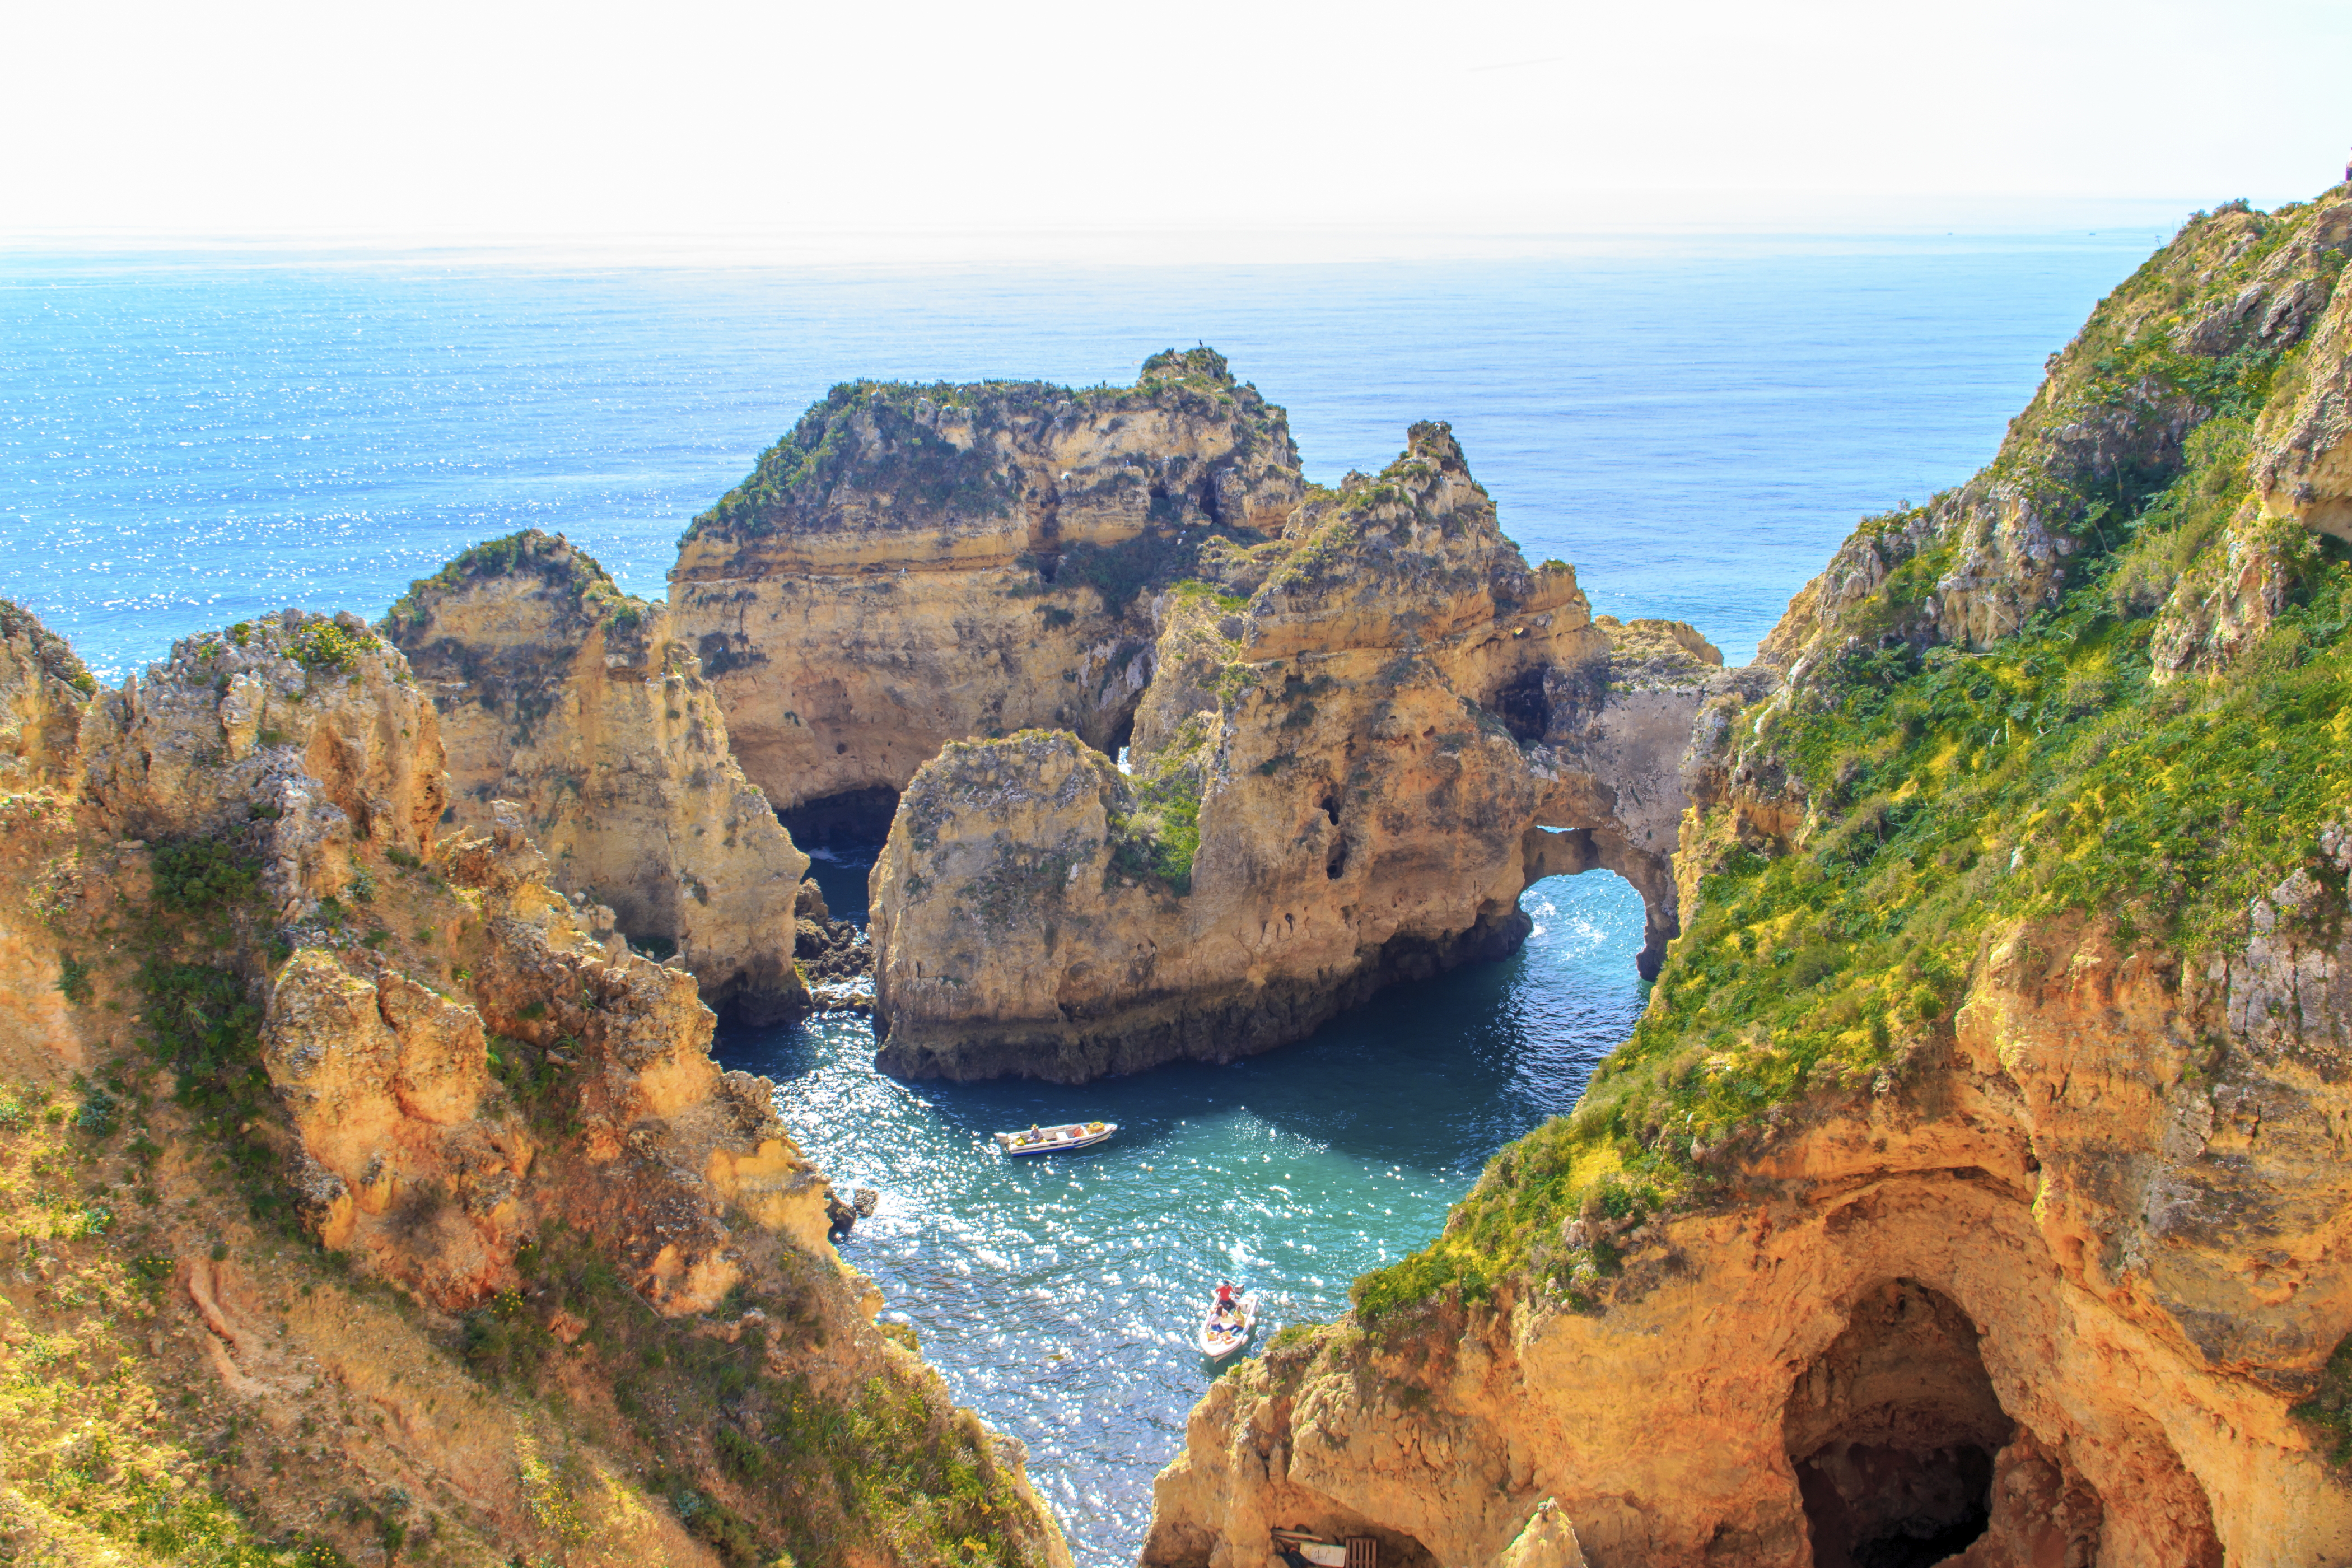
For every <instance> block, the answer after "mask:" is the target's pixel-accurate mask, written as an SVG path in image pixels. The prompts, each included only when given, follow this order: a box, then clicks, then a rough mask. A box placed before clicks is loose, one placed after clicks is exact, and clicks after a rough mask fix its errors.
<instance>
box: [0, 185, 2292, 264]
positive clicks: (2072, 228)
mask: <svg viewBox="0 0 2352 1568" xmlns="http://www.w3.org/2000/svg"><path fill="white" fill-rule="evenodd" d="M1738 197H1739V199H1738V200H1730V199H1723V200H1708V199H1706V195H1705V194H1700V195H1693V194H1691V193H1668V194H1661V195H1654V196H1650V195H1641V196H1638V199H1636V198H1635V197H1628V196H1627V195H1625V194H1623V193H1614V194H1612V199H1611V200H1609V201H1606V202H1603V201H1601V200H1600V199H1598V198H1596V200H1595V201H1594V202H1593V203H1592V204H1591V205H1589V206H1588V207H1587V208H1586V209H1585V210H1584V212H1583V214H1582V219H1583V221H1580V222H1569V221H1563V215H1562V214H1561V213H1559V210H1558V209H1557V207H1555V208H1554V210H1553V211H1551V212H1549V213H1547V214H1545V215H1544V216H1543V218H1542V219H1540V220H1538V221H1535V222H1530V223H1526V224H1519V225H1510V224H1504V223H1498V222H1491V221H1490V222H1486V223H1479V222H1477V221H1475V220H1473V221H1469V222H1465V223H1459V224H1454V225H1450V226H1435V225H1399V224H1393V223H1351V222H1343V221H1339V220H1329V221H1322V222H1297V223H1290V224H1285V225H1270V224H1250V223H1234V224H1228V225H1221V226H1206V225H1194V226H1168V225H1161V226H1151V227H1141V226H1138V227H1124V228H1113V227H1106V226H1071V227H1065V228H1052V227H1043V226H1034V225H1032V226H991V227H981V226H929V227H926V226H913V225H899V226H887V227H886V226H870V227H864V228H837V229H812V228H799V229H786V228H781V227H774V228H761V227H754V226H733V227H724V228H710V229H702V230H692V229H667V230H657V229H642V230H604V231H599V230H552V229H548V230H508V231H498V230H480V229H477V230H462V229H449V230H437V231H436V230H428V229H424V228H419V227H384V228H380V229H366V230H360V229H334V228H318V229H300V228H278V229H245V230H239V229H233V228H231V229H222V230H217V231H209V232H207V231H197V230H188V229H166V228H142V227H139V226H130V225H125V226H115V227H107V228H94V227H88V226H79V227H56V228H37V227H19V228H9V227H7V226H0V259H5V258H25V259H38V258H67V257H109V258H116V257H119V258H161V257H163V256H167V255H171V256H194V257H207V258H235V257H247V258H257V259H258V258H296V257H299V258H312V259H329V260H331V259H335V258H346V259H352V260H361V259H394V260H398V259H413V260H435V259H445V260H446V259H470V260H478V261H495V260H499V259H508V260H513V261H520V262H528V261H530V260H533V259H548V258H582V259H602V260H604V261H606V262H608V263H613V262H629V261H634V262H641V263H646V264H661V263H663V262H668V263H671V264H689V265H692V264H699V265H711V264H714V263H719V264H728V263H732V264H737V265H759V264H788V265H790V264H797V265H817V266H869V265H871V266H924V267H929V266H955V265H1004V264H1038V263H1045V264H1050V263H1055V262H1062V263H1073V262H1075V263H1085V264H1094V265H1104V264H1108V265H1135V266H1150V265H1198V264H1215V263H1232V264H1244V265H1246V264H1260V263H1284V262H1318V261H1319V262H1338V261H1383V260H1396V261H1429V260H1475V259H1538V258H1544V257H1547V256H1556V255H1569V254H1583V253H1591V252H1594V251H1602V252H1606V251H1610V250H1630V249H1638V248H1640V247H1643V246H1655V245H1659V244H1673V245H1675V246H1686V245H1691V244H1699V243H1707V242H1719V243H1739V242H1750V243H1772V244H1783V245H1785V244H1804V243H1807V242H1817V243H1841V242H1843V243H1853V242H1864V241H1883V242H1902V241H1916V240H1923V239H1940V238H1951V239H1961V240H1974V241H1984V242H1999V241H2000V240H2003V239H2011V238H2018V239H2022V238H2033V239H2042V240H2046V239H2049V238H2052V237H2057V236H2060V235H2065V234H2081V235H2083V236H2084V237H2098V236H2100V235H2102V234H2104V233H2107V232H2112V231H2126V232H2129V233H2131V234H2134V235H2142V234H2147V233H2149V232H2168V231H2169V230H2170V229H2172V228H2175V227H2177V226H2179V224H2180V223H2181V222H2183V221H2185V220H2186V219H2187V218H2188V217H2189V215H2190V214H2191V213H2193V212H2196V211H2199V210H2210V208H2211V207H2212V206H2214V205H2221V204H2220V203H2218V202H2216V201H2213V200H2210V199H2208V200H2206V201H2204V202H2202V203H2200V202H2198V201H2196V200H2193V199H2191V198H2189V197H2180V196H2174V197H2155V196H2147V197H2140V196H2098V197H2051V196H2044V195H2011V196H1991V195H1932V196H1930V195H1917V194H1906V195H1884V196H1874V195H1853V196H1838V197H1833V198H1832V197H1823V196H1820V195H1811V196H1804V197H1794V196H1792V197H1790V198H1788V199H1786V200H1768V199H1762V198H1760V197H1759V195H1757V194H1755V193H1739V194H1738ZM2284 199H2287V200H2293V199H2308V198H2284ZM1548 205H1549V204H1548ZM2263 205H2279V204H2278V203H2276V202H2272V203H2268V204H2263ZM1668 209H1671V210H1668Z"/></svg>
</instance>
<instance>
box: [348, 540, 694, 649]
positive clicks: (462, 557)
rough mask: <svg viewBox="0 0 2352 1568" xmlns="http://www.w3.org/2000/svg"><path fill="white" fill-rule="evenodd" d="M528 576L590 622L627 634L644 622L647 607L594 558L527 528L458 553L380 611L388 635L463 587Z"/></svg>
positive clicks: (415, 622) (417, 621)
mask: <svg viewBox="0 0 2352 1568" xmlns="http://www.w3.org/2000/svg"><path fill="white" fill-rule="evenodd" d="M523 573H528V574H530V575H532V576H535V577H538V578H540V579H541V580H542V581H544V582H545V583H547V584H548V585H549V586H551V587H553V588H555V589H558V590H559V591H561V592H563V593H566V594H569V595H571V598H572V609H573V611H574V612H575V613H577V614H579V615H582V616H587V617H588V618H590V619H597V618H603V619H605V620H606V621H607V622H608V624H610V625H611V626H614V628H615V629H618V630H624V631H625V630H628V629H630V628H632V627H634V626H637V625H638V624H639V623H640V622H642V621H643V620H644V619H645V616H646V611H647V610H648V609H650V608H651V607H652V606H650V605H647V604H646V601H645V600H643V599H640V598H636V597H635V596H633V595H628V594H625V593H623V592H621V588H620V584H617V583H615V582H614V581H613V574H611V573H610V572H607V571H605V570H604V566H603V564H602V563H599V562H598V561H597V560H596V558H595V557H594V556H593V555H591V554H589V553H588V552H586V551H584V550H582V549H581V548H580V547H579V546H577V545H575V544H572V542H570V541H568V540H563V539H559V538H557V537H555V536H554V535H552V534H549V533H542V532H541V531H539V530H538V529H536V528H526V529H524V530H522V531H520V532H519V533H509V534H506V535H503V536H502V537H500V538H498V539H486V540H484V541H483V542H481V543H479V544H475V545H469V546H467V548H466V549H465V550H463V551H460V552H458V554H457V557H456V559H454V560H452V561H451V562H449V563H448V564H446V565H445V566H443V567H442V568H441V570H440V571H438V572H436V573H435V574H433V575H432V576H430V577H420V578H418V579H417V580H416V581H415V582H414V583H411V584H409V585H408V592H407V593H405V594H403V595H401V596H400V597H399V598H397V599H395V600H394V601H393V605H392V608H391V609H389V610H387V611H386V612H384V618H383V627H384V629H385V630H386V631H387V632H388V633H391V632H397V631H399V630H400V629H402V628H403V627H404V626H405V627H422V626H424V625H425V623H426V622H427V621H428V620H429V619H430V618H431V616H432V606H433V604H434V603H435V602H436V601H437V600H439V599H441V598H443V597H445V596H446V595H449V594H452V593H455V592H457V590H458V589H460V588H463V587H465V586H466V585H467V584H469V583H480V582H485V581H488V579H490V578H493V577H505V576H510V575H514V574H523Z"/></svg>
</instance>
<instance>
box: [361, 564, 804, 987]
mask: <svg viewBox="0 0 2352 1568" xmlns="http://www.w3.org/2000/svg"><path fill="white" fill-rule="evenodd" d="M383 632H384V635H385V636H386V637H388V638H390V639H391V641H392V642H393V643H394V644H395V645H396V646H398V647H400V648H401V649H403V650H404V652H405V653H406V655H407V657H408V659H409V663H410V666H411V668H413V669H414V670H415V672H416V678H417V679H418V681H419V682H420V683H421V685H422V687H423V689H425V691H427V692H428V693H430V695H431V697H432V700H433V703H434V706H435V708H436V710H437V712H438V715H439V718H440V729H441V735H442V739H443V744H444V746H445V748H446V752H447V755H448V769H449V779H450V794H451V805H452V806H453V808H454V810H455V814H456V820H457V822H459V823H461V824H463V825H465V826H471V827H476V828H478V829H484V830H487V829H488V828H489V827H490V826H491V825H492V823H493V821H494V820H495V807H494V805H493V803H494V802H496V801H499V800H510V801H513V802H516V803H518V804H519V805H521V806H522V807H523V809H524V812H525V816H526V820H527V823H528V826H529V832H530V837H531V839H532V841H533V842H534V843H535V844H537V845H538V846H539V847H540V848H541V850H542V851H543V852H544V853H545V854H546V855H547V857H548V861H549V870H550V875H549V880H551V882H553V883H554V885H556V886H557V887H559V888H562V889H564V890H565V891H566V892H573V893H580V894H583V895H584V896H586V897H589V898H591V899H593V900H596V901H598V902H601V903H603V904H605V905H607V906H609V907H610V908H611V909H612V910H614V915H615V917H616V918H617V920H618V921H619V922H620V926H621V929H622V930H623V931H625V932H627V933H628V934H629V937H630V938H631V940H632V942H635V944H636V945H637V946H638V947H639V948H640V949H646V950H649V951H651V952H653V953H655V954H656V956H659V957H662V958H672V957H674V958H675V960H676V962H677V964H678V966H679V967H681V968H684V969H686V970H688V971H689V972H690V973H693V975H694V976H695V978H696V979H697V980H698V982H699V983H700V984H701V988H702V997H703V1000H704V1001H706V1002H707V1003H709V1005H711V1006H713V1007H727V1006H730V1005H731V1006H734V1007H736V1008H737V1009H739V1010H740V1011H741V1012H743V1013H744V1014H746V1015H747V1016H750V1017H751V1018H753V1019H754V1020H756V1021H767V1020H771V1019H775V1018H782V1017H788V1016H793V1014H795V1013H798V1012H800V1011H803V1010H805V1009H806V1007H807V1005H808V1000H809V999H808V991H807V987H806V985H805V984H803V982H802V980H801V977H800V975H799V974H798V973H797V972H796V971H795V970H794V968H793V929H794V928H793V920H794V915H793V900H794V898H795V896H796V894H797V891H798V889H799V885H800V881H801V879H802V878H803V876H805V875H806V874H807V871H808V857H806V856H805V855H803V854H802V853H801V852H800V851H799V850H798V849H796V848H795V847H793V841H792V837H791V836H790V835H789V834H787V833H786V832H785V831H784V829H783V827H782V826H781V825H780V824H779V823H778V822H777V820H776V816H775V813H774V812H773V811H772V810H771V809H770V808H769V805H768V802H767V800H766V799H765V798H764V797H763V796H762V795H761V793H760V791H759V790H758V788H756V787H755V786H754V785H752V784H751V782H750V781H749V780H747V779H746V778H745V777H744V776H743V771H742V769H741V768H740V767H739V766H738V765H737V764H736V762H735V759H734V756H733V754H732V753H731V752H730V750H729V740H728V731H727V724H726V721H725V720H724V719H723V718H722V717H721V716H720V713H719V705H718V702H717V700H716V699H715V697H714V696H713V694H712V692H711V689H710V687H709V683H708V682H707V681H706V680H705V679H703V676H702V670H701V666H700V663H699V661H698V659H697V658H695V656H694V654H693V653H692V651H691V650H690V649H689V648H688V647H687V646H686V645H685V644H683V643H681V642H679V641H677V640H676V639H675V638H673V637H672V636H671V635H670V630H669V613H668V611H667V608H665V607H663V606H661V605H648V604H646V603H645V602H644V601H643V600H639V599H632V598H629V597H628V596H626V595H623V594H622V593H620V591H619V590H618V589H617V588H615V587H614V584H613V581H612V578H611V577H610V576H609V575H607V574H605V572H604V569H603V568H602V567H601V566H599V565H597V564H596V563H595V562H594V561H593V560H591V559H590V558H589V557H588V556H586V555H584V554H582V553H581V552H579V551H577V550H574V549H573V548H572V546H571V545H570V544H568V543H566V542H564V541H563V540H562V539H558V538H551V537H550V536H549V535H547V534H544V533H541V532H539V531H536V530H532V531H526V532H523V533H520V534H515V535H513V536H511V537H509V538H507V539H502V540H495V541H492V542H489V543H487V544H482V545H478V546H476V547H475V548H474V549H472V550H469V551H467V552H466V553H465V554H464V555H462V556H460V557H459V558H458V559H457V560H456V561H454V562H452V563H450V564H449V565H448V566H447V567H446V568H445V569H444V570H443V571H442V573H441V574H439V575H438V576H436V577H433V578H429V579H426V580H425V581H424V582H421V583H419V584H416V585H415V587H414V588H413V589H411V590H410V592H409V594H408V595H407V596H406V597H405V598H404V599H403V600H402V601H401V602H400V603H399V604H398V605H394V607H393V610H392V613H391V614H390V615H389V616H387V617H386V618H385V620H384V623H383Z"/></svg>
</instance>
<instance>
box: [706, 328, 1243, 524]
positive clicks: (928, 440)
mask: <svg viewBox="0 0 2352 1568" xmlns="http://www.w3.org/2000/svg"><path fill="white" fill-rule="evenodd" d="M1145 403H1157V404H1172V405H1174V406H1176V407H1178V408H1180V409H1188V410H1192V411H1194V412H1199V413H1203V414H1206V413H1213V412H1215V411H1218V410H1221V409H1223V410H1235V411H1238V412H1240V413H1242V414H1244V415H1245V416H1249V426H1248V431H1249V432H1257V433H1263V432H1265V431H1267V430H1268V429H1270V427H1271V426H1273V425H1275V424H1276V422H1278V421H1279V420H1280V419H1281V417H1282V411H1281V410H1280V409H1278V408H1276V407H1274V406H1273V405H1270V404H1268V403H1266V402H1265V399H1264V398H1262V397H1260V396H1259V395H1258V393H1257V389H1256V388H1255V387H1253V386H1249V385H1246V384H1237V383H1236V382H1235V381H1234V376H1233V372H1232V371H1231V369H1230V368H1228V367H1227V365H1226V363H1225V359H1224V356H1223V354H1220V353H1217V351H1216V350H1214V349H1212V348H1206V347H1202V348H1193V349H1183V350H1178V349H1164V350H1162V351H1160V353H1155V354H1153V355H1151V356H1150V358H1149V359H1147V360H1145V361H1144V362H1143V366H1142V371H1141V374H1140V375H1139V377H1138V379H1137V381H1136V383H1135V384H1134V385H1132V386H1110V385H1100V386H1090V387H1083V388H1073V387H1068V386H1061V385H1057V384H1054V383H1051V382H1042V381H984V382H972V383H966V384H958V383H953V382H944V381H942V382H933V383H930V384H919V383H914V382H887V381H852V382H844V383H842V384H839V385H837V386H835V388H833V390H832V391H830V392H828V393H827V394H826V395H824V398H823V399H822V400H821V401H820V402H818V403H816V404H814V405H812V406H811V407H810V408H809V410H808V412H807V413H805V414H803V416H801V418H800V422H799V423H798V424H796V425H795V426H793V428H792V430H791V431H790V432H789V433H788V434H787V435H785V437H783V438H782V440H780V441H778V442H777V443H776V444H775V445H774V446H772V447H769V448H768V449H767V450H766V451H765V452H763V453H761V455H760V460H759V462H758V463H757V464H756V465H755V466H754V467H753V468H752V470H751V475H750V477H748V478H747V479H744V481H743V482H742V483H741V484H740V485H738V486H736V487H735V488H734V489H731V490H729V491H728V492H727V493H726V494H725V495H723V496H721V497H720V498H719V502H718V504H717V505H715V506H713V507H712V508H711V509H710V510H709V511H706V512H704V513H703V514H702V515H701V516H699V517H698V518H696V519H695V520H694V522H693V525H692V526H691V527H690V528H688V530H687V532H686V535H685V539H686V540H691V539H694V538H697V537H698V536H700V535H702V534H705V533H716V534H718V535H719V536H722V537H739V538H757V537H760V536H761V535H765V534H770V533H773V532H775V531H778V530H779V529H780V528H784V527H788V526H790V523H789V521H788V520H790V519H793V518H799V519H803V520H806V519H809V518H813V517H814V516H815V515H817V514H818V513H820V512H821V511H822V510H823V509H824V506H825V505H826V504H827V501H828V498H829V497H830V496H831V494H832V492H833V490H834V488H835V486H836V485H837V484H839V483H840V482H841V481H842V480H843V479H846V478H848V477H849V476H850V475H851V474H852V473H853V472H854V473H855V474H856V477H857V479H858V480H859V486H860V488H861V489H866V490H872V491H877V492H887V494H889V495H890V496H892V498H893V499H894V500H895V501H896V502H897V503H898V504H900V505H908V504H913V505H918V506H920V507H923V508H925V509H927V510H934V511H947V512H956V513H962V514H965V515H968V516H971V517H1002V516H1003V515H1004V514H1005V513H1006V511H1007V510H1010V508H1011V507H1012V505H1013V502H1014V501H1016V500H1019V499H1020V495H1021V480H1020V476H1019V474H1018V473H1017V472H1016V471H1014V470H1013V469H1011V468H1007V467H1003V466H1001V465H1000V463H999V461H998V460H997V458H996V456H995V455H994V451H995V449H994V446H993V444H992V442H991V441H989V440H987V439H986V438H985V437H988V436H990V435H991V434H992V433H993V432H995V431H997V430H1001V429H1005V428H1009V427H1012V426H1015V425H1018V424H1020V423H1023V422H1030V421H1035V420H1039V419H1051V418H1055V417H1057V416H1064V415H1069V414H1075V415H1076V416H1078V417H1082V418H1086V417H1093V416H1097V415H1100V414H1109V413H1118V412H1120V411H1122V410H1126V409H1129V408H1133V407H1136V406H1139V405H1142V404H1145ZM942 416H946V417H944V418H943V417H942ZM942 423H948V424H950V425H951V426H963V425H966V424H968V425H969V427H970V436H969V437H968V439H967V441H966V442H965V443H961V444H960V443H959V442H957V441H955V440H951V439H950V438H949V437H944V436H942V435H940V429H939V426H940V425H941V424H942ZM681 542H684V540H682V541H681Z"/></svg>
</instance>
